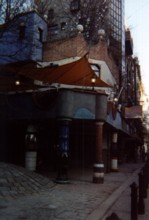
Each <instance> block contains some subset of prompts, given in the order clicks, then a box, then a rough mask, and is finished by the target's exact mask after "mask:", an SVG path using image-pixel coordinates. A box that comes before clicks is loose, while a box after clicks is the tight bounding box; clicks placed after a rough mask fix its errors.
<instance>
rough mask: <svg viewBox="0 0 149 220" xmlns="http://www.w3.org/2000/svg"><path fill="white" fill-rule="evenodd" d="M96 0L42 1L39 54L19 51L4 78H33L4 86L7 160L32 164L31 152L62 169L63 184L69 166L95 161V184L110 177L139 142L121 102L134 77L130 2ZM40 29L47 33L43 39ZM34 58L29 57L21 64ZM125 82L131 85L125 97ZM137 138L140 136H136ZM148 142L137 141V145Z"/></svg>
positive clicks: (5, 68)
mask: <svg viewBox="0 0 149 220" xmlns="http://www.w3.org/2000/svg"><path fill="white" fill-rule="evenodd" d="M48 2H49V1H46V4H48ZM36 3H37V4H38V1H36ZM42 3H43V1H42ZM93 3H94V4H92V5H91V4H90V1H88V2H87V1H77V0H73V1H68V0H67V1H61V4H59V1H50V5H49V4H48V5H47V6H48V7H46V9H48V10H44V6H45V5H44V4H43V5H42V6H43V8H42V7H40V13H43V14H44V15H45V13H46V19H47V21H46V22H45V20H44V19H43V21H42V22H43V24H42V26H40V27H39V26H38V25H39V22H38V21H39V20H38V19H40V18H41V17H40V16H39V15H38V13H37V12H35V11H34V12H32V13H33V14H34V15H35V16H36V18H38V19H35V20H34V21H35V24H36V25H35V27H36V31H34V32H31V33H32V37H33V39H34V37H35V38H36V40H37V39H38V44H33V45H34V46H35V49H36V50H37V51H36V53H33V54H32V55H33V56H31V57H30V56H29V54H28V55H27V56H26V57H24V55H23V56H21V55H20V59H19V58H18V57H16V59H17V65H16V64H15V65H14V64H13V62H14V60H13V61H10V62H11V65H6V66H2V68H1V76H2V77H3V78H4V76H6V72H7V74H8V75H9V79H10V75H11V76H15V75H17V76H21V78H22V77H26V78H27V79H30V80H31V81H32V84H30V85H31V86H32V87H31V88H30V89H25V90H23V87H22V84H20V87H13V89H10V88H9V87H6V88H3V90H1V97H0V98H1V103H3V105H2V107H1V110H2V113H3V114H2V115H3V116H4V117H3V116H2V115H1V118H2V119H3V120H2V121H3V124H4V125H5V130H4V129H1V136H2V137H3V138H2V140H3V142H2V143H3V144H2V145H1V148H2V151H3V154H1V155H2V156H1V157H2V158H1V159H3V160H4V159H7V160H8V161H13V162H18V163H21V164H22V165H26V156H28V154H29V152H32V153H34V156H36V157H37V158H36V159H37V161H36V165H37V167H38V169H48V170H50V169H58V177H57V180H58V181H61V182H65V181H67V180H68V179H67V168H68V164H69V166H70V167H71V168H82V167H83V168H86V167H91V166H93V168H94V171H93V182H95V183H103V181H104V172H110V171H111V170H114V171H117V170H118V162H126V160H127V159H128V156H129V155H128V151H127V149H126V146H128V143H129V145H131V144H132V142H131V140H132V138H131V137H132V135H133V133H134V131H136V127H134V124H132V123H131V122H130V121H129V120H127V118H125V117H124V116H125V115H124V114H123V112H122V108H120V106H119V104H121V105H122V104H123V101H126V102H127V100H123V99H122V100H121V97H123V96H124V94H126V91H127V90H126V86H125V84H122V82H123V83H124V82H125V81H124V80H122V78H124V79H127V78H128V75H127V74H126V71H125V72H123V71H122V69H123V68H124V66H125V65H123V61H124V60H123V58H122V57H123V56H124V54H123V53H124V51H123V50H124V45H125V41H124V38H123V37H124V36H125V31H124V26H123V1H118V0H117V1H102V2H101V1H97V2H93ZM96 3H98V4H96ZM39 4H41V2H39ZM40 6H41V5H40ZM41 9H43V10H41ZM95 9H96V10H95ZM101 9H102V10H101ZM94 12H95V13H94ZM120 12H121V15H122V16H121V19H120ZM32 13H31V12H30V13H29V14H32ZM93 15H95V16H93ZM99 15H100V16H99ZM111 16H113V20H112V18H111ZM116 16H117V17H116ZM20 18H22V15H20V16H19V18H18V20H19V21H20ZM114 18H115V19H114ZM116 18H117V20H116ZM31 20H33V18H32V19H31ZM96 21H97V22H96ZM110 22H111V23H110ZM46 23H47V24H48V26H46ZM28 28H29V30H28V31H29V32H30V27H28ZM39 28H40V30H39ZM41 30H42V31H43V32H44V33H45V34H46V33H47V39H46V41H45V42H42V44H41V42H40V39H41V33H42V32H41ZM7 33H8V32H7ZM37 33H38V34H37ZM37 35H38V36H37ZM44 36H46V35H44ZM114 42H115V43H114ZM39 43H40V45H39ZM41 45H43V49H42V46H41ZM14 46H15V47H16V44H14ZM40 46H41V47H40ZM114 46H115V47H114ZM38 47H40V52H41V53H42V54H43V56H42V55H41V53H38V52H39V51H38V49H39V48H38ZM112 47H114V48H113V49H112ZM126 47H127V45H126ZM6 49H7V48H6ZM6 51H9V50H8V49H7V50H6ZM21 52H22V50H21ZM118 54H119V55H118ZM37 55H39V57H37ZM125 55H126V54H125ZM116 56H117V58H118V57H119V60H117V58H116ZM27 58H29V59H28V60H29V62H27V63H26V62H25V63H22V62H21V63H20V61H27ZM125 59H126V56H125ZM30 61H34V62H30ZM35 61H36V62H35ZM126 83H127V80H126ZM28 85H29V83H28ZM33 85H34V86H37V87H34V86H33ZM121 87H124V88H125V92H124V93H123V96H121V92H123V91H122V90H123V88H121ZM8 91H9V93H8ZM16 91H17V92H16ZM115 98H117V100H116V99H115ZM119 101H121V102H119ZM13 128H15V129H13ZM31 128H32V129H31ZM16 130H17V131H18V133H19V137H18V138H16V137H15V131H16ZM7 135H8V136H9V139H7V140H8V142H7V143H6V136H7ZM133 138H134V139H133V140H134V141H136V139H137V137H136V139H135V137H134V136H133ZM37 140H38V141H37ZM141 143H142V140H138V139H137V142H135V145H136V147H137V146H138V145H139V144H141ZM6 146H7V147H6ZM131 149H132V155H131V158H129V159H131V160H134V159H135V158H134V152H135V147H134V146H133V148H131ZM8 152H9V154H8ZM8 155H9V156H8ZM29 155H30V154H29ZM124 155H125V156H124ZM49 158H50V159H49ZM34 169H35V167H34Z"/></svg>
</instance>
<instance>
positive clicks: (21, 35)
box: [19, 23, 25, 40]
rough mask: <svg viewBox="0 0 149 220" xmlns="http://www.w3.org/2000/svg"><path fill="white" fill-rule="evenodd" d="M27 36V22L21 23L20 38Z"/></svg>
mask: <svg viewBox="0 0 149 220" xmlns="http://www.w3.org/2000/svg"><path fill="white" fill-rule="evenodd" d="M24 38H25V24H24V23H21V24H20V26H19V40H23V39H24Z"/></svg>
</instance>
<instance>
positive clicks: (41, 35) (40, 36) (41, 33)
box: [38, 28, 43, 42]
mask: <svg viewBox="0 0 149 220" xmlns="http://www.w3.org/2000/svg"><path fill="white" fill-rule="evenodd" d="M38 34H39V35H38V36H39V41H40V42H42V40H43V30H42V29H41V28H38Z"/></svg>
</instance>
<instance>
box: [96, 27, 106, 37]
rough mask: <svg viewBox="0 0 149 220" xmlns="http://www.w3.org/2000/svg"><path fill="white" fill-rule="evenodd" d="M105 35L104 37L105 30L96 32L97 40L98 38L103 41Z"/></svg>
mask: <svg viewBox="0 0 149 220" xmlns="http://www.w3.org/2000/svg"><path fill="white" fill-rule="evenodd" d="M105 35H106V33H105V30H104V29H99V30H98V36H99V38H100V39H101V40H103V39H104V38H105Z"/></svg>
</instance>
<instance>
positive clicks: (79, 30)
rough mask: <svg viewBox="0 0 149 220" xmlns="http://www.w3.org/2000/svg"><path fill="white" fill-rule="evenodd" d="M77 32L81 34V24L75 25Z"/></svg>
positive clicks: (82, 28)
mask: <svg viewBox="0 0 149 220" xmlns="http://www.w3.org/2000/svg"><path fill="white" fill-rule="evenodd" d="M77 30H78V32H79V33H81V32H83V30H84V27H83V25H82V24H78V25H77Z"/></svg>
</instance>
